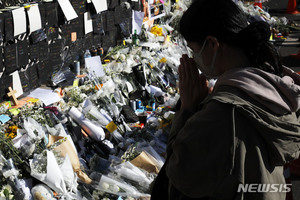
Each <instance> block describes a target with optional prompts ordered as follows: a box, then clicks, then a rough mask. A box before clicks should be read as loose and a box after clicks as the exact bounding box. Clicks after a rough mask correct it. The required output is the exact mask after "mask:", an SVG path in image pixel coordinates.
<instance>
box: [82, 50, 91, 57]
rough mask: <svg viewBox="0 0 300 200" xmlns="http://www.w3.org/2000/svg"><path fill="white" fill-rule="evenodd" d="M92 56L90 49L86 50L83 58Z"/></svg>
mask: <svg viewBox="0 0 300 200" xmlns="http://www.w3.org/2000/svg"><path fill="white" fill-rule="evenodd" d="M90 57H92V54H91V52H90V50H89V49H87V50H85V52H84V55H83V58H90Z"/></svg>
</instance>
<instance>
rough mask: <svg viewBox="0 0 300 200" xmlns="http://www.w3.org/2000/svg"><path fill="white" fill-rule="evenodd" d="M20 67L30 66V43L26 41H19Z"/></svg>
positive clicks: (18, 55)
mask: <svg viewBox="0 0 300 200" xmlns="http://www.w3.org/2000/svg"><path fill="white" fill-rule="evenodd" d="M17 53H18V54H17V57H18V66H25V65H27V64H28V43H27V41H26V40H22V41H18V43H17Z"/></svg>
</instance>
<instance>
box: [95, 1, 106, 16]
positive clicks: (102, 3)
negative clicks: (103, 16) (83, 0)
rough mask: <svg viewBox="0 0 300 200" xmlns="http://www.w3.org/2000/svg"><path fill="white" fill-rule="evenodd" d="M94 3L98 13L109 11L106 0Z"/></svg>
mask: <svg viewBox="0 0 300 200" xmlns="http://www.w3.org/2000/svg"><path fill="white" fill-rule="evenodd" d="M92 2H93V4H94V6H95V9H96V12H97V13H100V12H103V11H106V10H107V2H106V0H92Z"/></svg>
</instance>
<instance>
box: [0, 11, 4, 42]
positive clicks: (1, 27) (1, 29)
mask: <svg viewBox="0 0 300 200" xmlns="http://www.w3.org/2000/svg"><path fill="white" fill-rule="evenodd" d="M3 33H4V15H3V13H0V42H3V40H4V38H3Z"/></svg>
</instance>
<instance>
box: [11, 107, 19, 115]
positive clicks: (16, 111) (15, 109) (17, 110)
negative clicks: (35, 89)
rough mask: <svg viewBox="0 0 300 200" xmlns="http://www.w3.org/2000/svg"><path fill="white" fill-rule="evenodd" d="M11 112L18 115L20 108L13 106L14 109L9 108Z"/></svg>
mask: <svg viewBox="0 0 300 200" xmlns="http://www.w3.org/2000/svg"><path fill="white" fill-rule="evenodd" d="M9 112H10V113H11V114H12V115H15V116H16V115H18V114H19V113H20V109H18V108H12V109H9Z"/></svg>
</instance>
